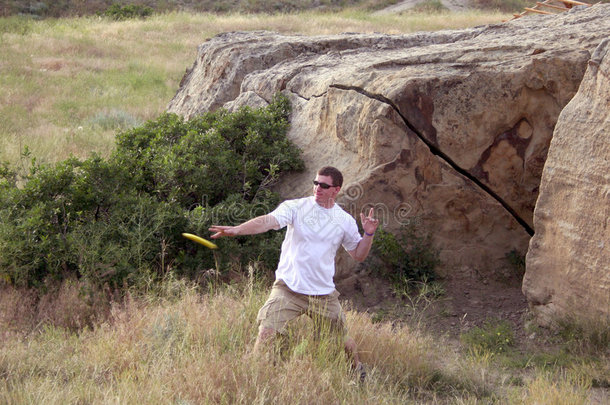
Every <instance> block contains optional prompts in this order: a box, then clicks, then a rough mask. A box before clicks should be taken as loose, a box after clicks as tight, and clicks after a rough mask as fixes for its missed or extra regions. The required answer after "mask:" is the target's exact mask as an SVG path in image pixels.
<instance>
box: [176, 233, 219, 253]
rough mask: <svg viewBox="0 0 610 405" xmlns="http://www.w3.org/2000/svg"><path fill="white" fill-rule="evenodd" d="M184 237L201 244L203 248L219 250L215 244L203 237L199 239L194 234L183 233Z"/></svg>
mask: <svg viewBox="0 0 610 405" xmlns="http://www.w3.org/2000/svg"><path fill="white" fill-rule="evenodd" d="M182 236H184V237H185V238H187V239H190V240H192V241H194V242H197V243H201V244H202V245H203V246H205V247H207V248H210V249H218V246H216V244H215V243H212V242H210V241H209V240H207V239H203V238H202V237H199V236H197V235H193V234H192V233H183V234H182Z"/></svg>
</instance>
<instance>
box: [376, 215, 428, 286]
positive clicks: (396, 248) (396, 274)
mask: <svg viewBox="0 0 610 405" xmlns="http://www.w3.org/2000/svg"><path fill="white" fill-rule="evenodd" d="M415 224H416V222H415V221H413V222H411V223H409V224H408V225H404V226H402V228H400V230H399V232H398V233H397V234H393V233H390V232H388V231H386V230H384V229H381V228H380V229H378V230H377V233H376V235H375V239H374V241H373V247H372V251H373V257H371V259H370V260H369V265H368V267H369V268H372V269H373V271H375V272H377V273H378V274H380V275H381V276H383V277H386V278H388V279H389V280H390V281H392V282H393V283H394V284H395V285H397V286H403V285H404V284H405V283H407V284H408V283H413V282H419V281H433V280H434V279H435V278H436V274H435V268H436V267H437V266H438V265H439V264H440V259H439V252H438V249H436V248H435V247H434V246H433V244H432V238H431V235H429V234H426V235H422V234H421V233H420V232H419V231H418V229H417V227H416V225H415Z"/></svg>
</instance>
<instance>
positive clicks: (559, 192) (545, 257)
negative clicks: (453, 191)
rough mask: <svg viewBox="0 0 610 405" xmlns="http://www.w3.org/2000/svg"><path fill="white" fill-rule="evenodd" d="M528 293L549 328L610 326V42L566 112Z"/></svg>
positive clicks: (532, 251)
mask: <svg viewBox="0 0 610 405" xmlns="http://www.w3.org/2000/svg"><path fill="white" fill-rule="evenodd" d="M534 227H535V229H536V234H535V235H534V237H533V238H532V239H531V241H530V247H529V251H528V253H527V260H526V263H527V270H526V273H525V278H524V280H523V292H524V293H525V295H526V297H527V299H528V301H529V303H530V307H531V308H532V309H533V311H534V312H535V313H536V314H537V315H538V316H537V318H538V319H539V320H541V321H542V322H543V323H552V322H553V321H554V320H556V318H561V317H563V316H575V315H578V317H579V318H580V319H583V318H584V319H591V320H596V321H599V320H600V319H601V320H605V322H606V323H607V324H610V271H609V269H610V40H608V39H607V40H605V41H604V42H603V43H602V44H601V45H600V46H599V47H598V48H597V50H596V51H595V53H594V54H593V56H592V57H591V60H590V61H589V67H588V69H587V72H586V74H585V77H584V79H583V81H582V84H581V86H580V89H579V90H578V93H577V94H576V96H575V97H574V98H573V99H572V101H570V103H569V104H568V105H567V106H566V108H565V109H564V110H563V111H562V112H561V115H560V116H559V120H558V122H557V125H556V127H555V132H554V134H553V140H552V141H551V146H550V148H549V153H548V158H547V161H546V165H545V167H544V171H543V173H542V182H541V186H540V196H539V197H538V203H537V204H536V209H535V211H534Z"/></svg>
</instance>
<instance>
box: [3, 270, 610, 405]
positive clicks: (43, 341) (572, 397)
mask: <svg viewBox="0 0 610 405" xmlns="http://www.w3.org/2000/svg"><path fill="white" fill-rule="evenodd" d="M83 287H84V286H82V285H79V284H78V282H72V283H66V284H64V285H63V286H62V287H61V288H60V289H59V292H58V293H57V294H54V298H52V299H51V298H48V297H47V298H46V302H45V304H44V306H45V307H49V308H51V309H52V310H48V311H47V312H46V313H41V312H40V308H41V306H40V305H39V304H38V303H37V302H36V299H33V297H32V296H30V295H28V294H27V292H25V291H15V290H12V289H10V288H4V289H2V290H1V291H0V302H1V304H2V306H1V307H0V330H2V331H3V333H2V335H0V402H1V403H5V404H30V403H31V404H34V403H36V404H38V403H45V404H72V403H87V404H114V403H116V404H142V403H146V404H168V403H175V404H219V403H220V404H253V403H254V404H257V403H261V404H262V403H268V404H275V403H282V404H283V403H291V404H292V403H294V404H335V403H346V404H356V403H357V404H404V403H418V404H465V403H470V404H475V403H503V404H504V403H505V404H532V405H533V404H560V405H561V404H587V403H590V401H591V398H592V387H594V386H595V385H597V386H599V384H600V383H599V381H595V380H594V378H592V375H594V374H595V371H593V370H594V369H595V370H599V365H600V364H602V363H603V362H604V361H606V362H607V357H603V358H601V359H594V360H588V361H585V359H579V360H578V361H574V362H572V363H571V364H568V365H566V366H565V367H550V366H546V367H540V368H538V367H536V368H532V367H529V366H526V367H525V368H523V367H522V366H519V367H516V366H513V367H507V366H506V365H505V363H502V362H498V361H497V359H496V357H495V355H494V354H493V353H490V352H487V351H485V350H480V349H477V350H471V351H466V350H463V349H461V348H460V347H459V346H456V345H455V342H453V343H452V341H450V340H448V339H447V338H445V337H438V336H432V335H430V334H428V333H427V332H425V331H424V330H422V329H421V328H419V327H416V326H413V325H410V324H408V323H392V322H379V323H373V322H371V319H370V316H369V315H367V314H365V313H361V312H356V311H351V310H348V311H347V325H348V328H349V330H350V334H351V336H353V337H354V339H355V340H356V341H357V343H358V348H359V354H360V357H361V359H362V360H363V361H364V362H365V363H366V364H367V365H368V370H369V373H368V377H367V379H366V381H365V382H364V383H358V382H357V381H356V378H355V376H354V375H353V374H352V372H351V370H350V360H349V359H348V358H347V357H346V355H345V353H344V352H343V350H342V346H341V344H340V342H337V341H336V340H333V339H329V338H322V339H321V340H320V339H317V338H316V337H315V336H313V333H312V328H311V320H309V319H308V318H300V319H299V320H298V321H296V322H294V323H293V324H292V326H291V328H290V330H289V333H288V335H287V338H286V339H284V340H281V342H283V343H282V344H281V345H279V348H278V352H274V351H273V350H271V348H270V351H269V353H268V354H267V355H260V356H256V355H254V354H253V353H252V352H251V350H252V346H253V344H254V340H255V338H256V334H257V325H256V314H257V311H258V309H259V307H260V306H261V305H262V303H263V302H264V300H265V299H266V295H267V293H268V288H267V287H266V285H265V283H262V282H256V281H254V280H252V279H249V280H246V281H242V282H240V283H238V284H233V285H224V286H215V287H213V288H208V289H207V290H206V291H207V292H202V291H201V289H200V288H199V287H197V286H195V285H193V284H189V283H187V282H183V281H179V280H175V279H172V278H171V277H170V278H168V279H167V280H166V281H165V282H164V283H162V284H156V285H155V286H154V290H150V291H148V292H143V293H142V292H140V293H133V294H131V295H130V294H128V295H127V296H125V297H124V298H122V299H118V297H115V300H114V302H113V303H112V304H111V305H108V306H104V307H102V308H99V307H98V308H97V310H94V311H93V312H94V313H95V314H96V315H97V316H93V317H92V316H91V308H92V305H91V301H90V299H89V298H88V297H89V296H88V295H87V294H85V292H86V291H85V290H83ZM93 306H94V307H95V305H93ZM18 313H19V315H17V314H18ZM62 313H64V314H65V316H64V317H63V318H62V317H61V315H60V314H62ZM85 318H87V319H89V320H90V321H89V322H85V323H80V324H79V323H78V322H76V321H75V320H78V319H85ZM91 320H92V321H91ZM504 355H507V354H504ZM604 359H605V360H604ZM602 370H603V368H602ZM603 372H604V371H602V372H601V373H602V374H603ZM597 373H598V374H597V377H598V378H600V372H599V371H598V372H597ZM602 399H603V397H602ZM600 403H602V402H600Z"/></svg>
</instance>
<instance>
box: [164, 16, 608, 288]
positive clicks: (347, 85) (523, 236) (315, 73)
mask: <svg viewBox="0 0 610 405" xmlns="http://www.w3.org/2000/svg"><path fill="white" fill-rule="evenodd" d="M608 32H610V6H609V5H597V6H594V7H591V8H587V9H584V10H581V9H573V10H572V11H570V12H566V13H563V14H561V15H558V16H549V17H545V16H532V17H525V18H520V19H518V20H515V21H511V22H507V23H500V24H495V25H490V26H483V27H477V28H472V29H467V30H460V31H441V32H433V33H417V34H412V35H404V36H389V35H381V34H374V35H373V34H345V35H336V36H324V37H304V36H283V35H278V34H274V33H268V32H249V33H244V32H242V33H230V34H222V35H219V36H217V37H215V38H213V39H211V40H209V41H208V42H206V43H204V44H203V45H202V46H201V47H200V49H199V54H198V57H197V60H196V61H195V64H194V65H193V67H192V68H191V69H190V70H189V71H188V72H187V74H186V75H185V77H184V79H183V82H182V86H181V88H180V90H179V92H178V93H177V94H176V96H175V97H174V99H173V100H172V101H171V102H170V104H169V106H168V110H169V111H170V112H176V113H179V114H182V115H185V116H187V117H190V116H193V115H195V114H198V113H201V112H204V111H207V110H210V109H215V108H219V107H222V106H226V107H231V108H235V107H237V106H239V105H243V104H248V103H252V102H253V103H255V105H258V104H260V102H261V100H266V101H269V100H270V99H271V97H272V96H273V94H274V93H276V92H278V91H281V92H283V93H284V94H286V95H288V96H289V97H290V99H291V101H292V103H293V115H292V127H291V130H290V133H289V136H290V137H291V139H292V140H293V141H294V142H295V143H296V144H297V145H298V146H300V147H301V148H302V149H303V152H304V159H305V161H306V163H307V167H308V171H307V172H306V173H303V174H295V175H292V176H290V177H289V178H288V179H287V180H286V181H284V182H283V183H282V184H281V185H280V191H281V193H282V194H283V196H284V197H296V196H302V195H306V194H309V193H311V185H310V183H311V179H312V178H313V176H314V172H315V170H316V168H317V167H319V166H321V165H325V164H332V165H334V166H337V167H339V168H340V169H341V170H342V171H343V172H344V175H345V178H346V179H347V181H348V182H349V183H348V184H346V185H344V193H343V198H342V200H341V202H342V204H343V205H344V206H346V207H347V208H348V209H349V210H350V211H352V212H353V213H357V212H358V211H359V210H361V209H362V207H363V206H365V205H367V204H375V206H376V208H377V209H378V215H379V216H382V217H383V219H384V221H385V222H386V223H387V224H388V225H389V226H390V227H397V226H398V224H400V223H401V222H405V221H410V220H413V219H414V218H418V220H420V221H421V222H422V225H423V227H424V228H425V229H427V230H430V231H432V232H434V234H435V240H436V242H437V244H438V245H439V246H440V247H441V249H442V254H441V256H442V257H441V258H442V259H443V261H444V264H445V274H447V275H451V273H452V272H464V271H468V272H473V273H486V274H490V273H493V272H501V271H503V270H507V268H508V266H509V265H508V263H507V261H506V260H505V254H506V253H507V252H509V251H511V250H513V249H515V250H517V251H519V252H522V253H524V252H525V251H526V249H527V244H528V241H529V238H530V234H531V231H532V225H533V209H534V204H535V201H536V198H537V195H538V187H539V182H540V176H541V173H542V168H543V165H544V161H545V159H546V154H547V150H548V145H549V142H550V139H551V136H552V132H553V129H554V126H555V123H556V120H557V117H558V116H559V113H560V112H561V110H562V109H563V107H564V106H565V105H566V104H567V103H568V102H569V100H570V99H571V98H572V97H573V95H574V94H575V93H576V90H577V89H578V86H579V84H580V81H581V80H582V77H583V75H584V72H585V70H586V66H587V61H588V60H589V58H590V54H591V53H592V52H593V50H594V49H595V48H596V46H597V45H598V44H599V43H600V42H601V41H602V40H603V39H604V38H606V37H607V35H608ZM341 268H342V266H341V260H340V266H339V269H341ZM339 277H341V274H339Z"/></svg>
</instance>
